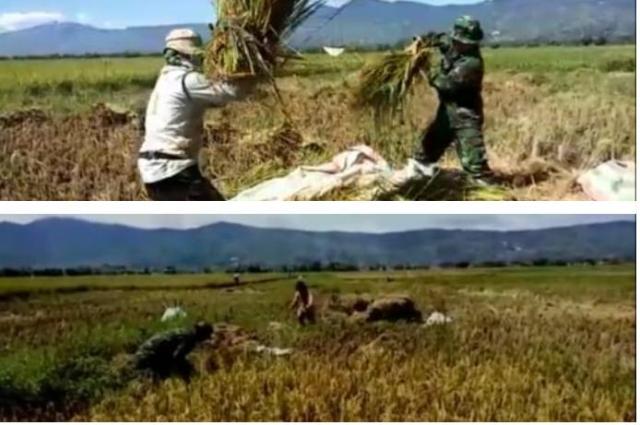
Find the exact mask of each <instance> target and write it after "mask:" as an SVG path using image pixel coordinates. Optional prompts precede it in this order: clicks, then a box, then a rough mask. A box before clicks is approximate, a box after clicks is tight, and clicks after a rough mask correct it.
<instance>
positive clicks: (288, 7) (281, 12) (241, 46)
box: [205, 0, 324, 79]
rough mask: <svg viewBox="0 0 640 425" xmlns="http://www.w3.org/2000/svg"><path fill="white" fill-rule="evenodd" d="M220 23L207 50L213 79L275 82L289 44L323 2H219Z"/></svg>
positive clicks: (232, 0)
mask: <svg viewBox="0 0 640 425" xmlns="http://www.w3.org/2000/svg"><path fill="white" fill-rule="evenodd" d="M216 3H217V16H218V22H217V24H216V27H215V30H214V33H213V37H212V39H211V41H210V42H209V45H208V46H207V54H206V60H205V67H206V69H207V73H208V74H209V75H211V76H212V77H220V76H222V77H225V78H234V77H246V76H260V77H267V78H269V79H272V78H273V73H274V68H275V67H276V65H277V63H278V60H279V59H282V58H283V57H286V54H285V53H284V52H286V50H287V49H286V46H285V45H284V40H286V39H287V38H288V37H289V36H290V35H291V34H292V33H293V32H294V31H295V30H296V28H298V27H299V26H300V25H301V24H302V23H303V22H304V21H305V20H306V19H308V18H309V17H310V16H311V15H312V14H313V13H314V12H315V11H316V10H317V9H318V7H320V6H321V5H322V4H323V3H324V0H218V1H217V2H216Z"/></svg>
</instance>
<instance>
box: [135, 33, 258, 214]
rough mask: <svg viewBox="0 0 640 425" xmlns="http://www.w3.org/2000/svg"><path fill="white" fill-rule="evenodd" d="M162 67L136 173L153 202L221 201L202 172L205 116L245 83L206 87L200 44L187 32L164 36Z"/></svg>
mask: <svg viewBox="0 0 640 425" xmlns="http://www.w3.org/2000/svg"><path fill="white" fill-rule="evenodd" d="M164 55H165V60H166V65H165V67H164V68H163V69H162V71H161V72H160V77H159V78H158V81H157V82H156V86H155V89H154V90H153V93H152V94H151V98H150V99H149V104H148V106H147V111H146V118H145V136H144V143H143V145H142V147H141V149H140V154H139V158H138V169H139V171H140V175H141V177H142V181H143V183H144V185H145V188H146V190H147V194H148V196H149V198H151V199H152V200H154V201H224V200H225V199H224V196H223V195H222V194H221V193H220V192H219V191H218V190H217V189H216V188H215V187H214V186H213V185H212V184H211V182H209V180H207V179H206V178H205V177H204V176H203V175H202V174H201V171H200V161H199V156H200V151H201V148H202V130H203V120H204V114H205V112H206V110H207V108H214V107H222V106H224V105H226V104H227V103H229V102H232V101H235V100H240V99H242V98H243V97H245V96H246V94H247V93H248V92H249V91H250V90H251V88H252V87H253V83H252V82H251V81H250V80H248V79H234V81H233V82H231V81H216V82H210V81H208V80H207V78H206V77H205V75H204V74H203V73H202V71H201V68H202V60H203V56H204V50H203V48H202V39H201V37H200V36H199V35H198V34H197V33H196V32H194V31H192V30H190V29H180V30H174V31H172V32H171V33H169V35H168V36H167V39H166V48H165V50H164Z"/></svg>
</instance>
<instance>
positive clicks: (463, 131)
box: [414, 16, 494, 186]
mask: <svg viewBox="0 0 640 425" xmlns="http://www.w3.org/2000/svg"><path fill="white" fill-rule="evenodd" d="M483 38H484V32H483V31H482V28H481V26H480V23H479V22H478V21H477V20H475V19H472V18H471V17H469V16H463V17H461V18H458V19H457V20H456V22H455V25H454V28H453V32H452V33H451V35H447V34H444V33H443V34H436V33H429V34H427V35H426V41H427V42H429V43H430V44H432V45H434V46H436V47H437V48H439V49H440V51H441V53H442V61H441V63H440V64H439V66H438V67H437V68H436V69H434V70H433V71H432V73H431V75H430V76H429V83H430V85H431V86H432V87H434V88H435V89H436V91H437V92H438V97H439V99H440V105H439V107H438V112H437V115H436V118H435V120H434V121H433V122H432V123H431V124H430V125H429V126H428V127H427V129H426V130H425V131H424V133H423V134H422V136H421V138H420V142H419V144H418V147H417V149H416V153H415V154H414V160H415V161H416V162H417V164H416V165H417V166H418V168H421V167H428V168H430V167H429V166H430V165H432V164H435V163H437V162H438V161H439V160H440V158H441V157H442V155H443V154H444V152H445V150H446V149H447V148H448V147H449V146H450V145H451V144H452V143H455V146H456V150H457V154H458V157H459V158H460V162H461V163H462V167H463V169H464V171H465V172H466V173H467V175H469V176H470V177H471V179H472V180H473V182H474V183H475V184H477V185H479V186H490V185H493V184H494V182H493V173H492V171H491V169H490V168H489V164H488V160H487V151H486V147H485V143H484V137H483V131H482V127H483V125H484V111H483V100H482V83H483V78H484V61H483V59H482V55H481V53H480V47H479V45H480V42H481V41H482V40H483ZM425 170H426V168H425ZM423 174H425V175H429V173H428V172H424V173H423Z"/></svg>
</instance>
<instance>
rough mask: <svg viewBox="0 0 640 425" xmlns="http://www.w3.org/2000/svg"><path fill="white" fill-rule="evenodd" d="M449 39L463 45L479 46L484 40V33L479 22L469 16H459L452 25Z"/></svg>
mask: <svg viewBox="0 0 640 425" xmlns="http://www.w3.org/2000/svg"><path fill="white" fill-rule="evenodd" d="M451 38H453V39H454V40H456V41H458V42H460V43H464V44H475V45H477V44H480V42H481V41H482V40H483V39H484V31H482V27H481V26H480V22H479V21H478V20H476V19H473V18H472V17H471V16H461V17H459V18H458V19H456V22H455V23H454V25H453V33H452V34H451Z"/></svg>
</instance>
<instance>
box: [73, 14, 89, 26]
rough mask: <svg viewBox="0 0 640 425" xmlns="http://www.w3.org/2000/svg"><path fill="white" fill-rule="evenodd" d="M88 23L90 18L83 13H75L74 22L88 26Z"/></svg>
mask: <svg viewBox="0 0 640 425" xmlns="http://www.w3.org/2000/svg"><path fill="white" fill-rule="evenodd" d="M89 21H91V16H90V15H88V14H86V13H84V12H79V13H76V22H78V23H80V24H88V23H89Z"/></svg>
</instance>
